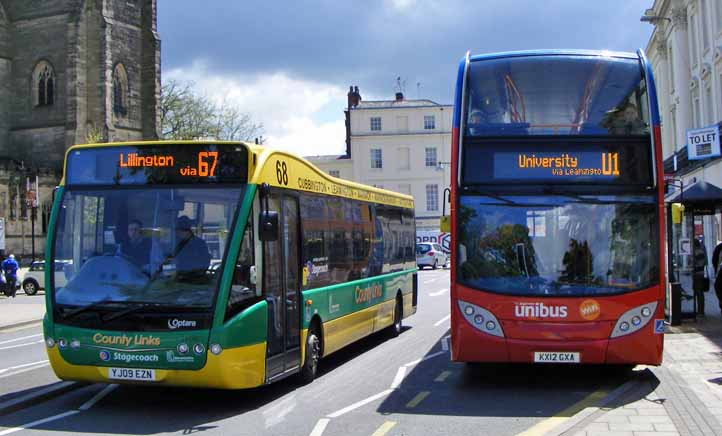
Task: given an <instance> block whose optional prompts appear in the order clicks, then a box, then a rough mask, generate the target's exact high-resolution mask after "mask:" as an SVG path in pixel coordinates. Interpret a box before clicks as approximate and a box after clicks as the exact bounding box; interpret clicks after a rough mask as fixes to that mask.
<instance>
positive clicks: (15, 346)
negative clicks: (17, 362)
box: [0, 339, 45, 351]
mask: <svg viewBox="0 0 722 436" xmlns="http://www.w3.org/2000/svg"><path fill="white" fill-rule="evenodd" d="M43 342H45V341H44V340H42V339H41V340H39V341H34V342H28V343H27V344H20V345H11V346H9V347H0V351H2V350H9V349H11V348H20V347H27V346H30V345H35V344H42V343H43Z"/></svg>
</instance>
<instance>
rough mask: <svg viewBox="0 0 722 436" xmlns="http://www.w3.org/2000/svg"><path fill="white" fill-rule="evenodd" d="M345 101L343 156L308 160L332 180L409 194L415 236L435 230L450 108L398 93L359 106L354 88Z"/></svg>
mask: <svg viewBox="0 0 722 436" xmlns="http://www.w3.org/2000/svg"><path fill="white" fill-rule="evenodd" d="M348 100H349V104H348V108H347V110H346V127H347V128H346V150H347V151H346V154H345V155H342V156H309V157H307V158H308V159H309V160H310V161H311V162H313V163H314V164H315V165H317V166H318V167H320V168H321V169H322V170H323V171H325V172H327V173H329V174H331V175H334V176H337V177H341V178H344V179H348V180H353V181H356V182H359V183H364V184H367V185H373V186H377V187H380V188H384V189H388V190H391V191H396V192H401V193H404V194H410V195H413V197H414V202H415V205H416V228H417V231H425V230H426V231H434V230H438V229H439V218H440V216H441V213H442V207H443V205H442V201H443V197H444V189H446V188H447V187H448V186H449V177H450V172H451V168H450V160H451V158H450V156H451V119H452V113H453V106H451V105H442V104H439V103H435V102H433V101H431V100H422V99H417V100H408V99H406V98H404V95H403V94H402V93H401V92H399V93H396V96H395V98H394V100H380V101H363V100H362V99H361V95H360V93H359V91H358V88H355V89H351V91H349V94H348ZM448 213H449V212H448V208H447V214H448Z"/></svg>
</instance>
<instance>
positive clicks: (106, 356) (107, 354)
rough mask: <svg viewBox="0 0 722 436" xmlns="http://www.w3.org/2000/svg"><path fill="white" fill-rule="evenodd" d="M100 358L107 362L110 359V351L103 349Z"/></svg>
mask: <svg viewBox="0 0 722 436" xmlns="http://www.w3.org/2000/svg"><path fill="white" fill-rule="evenodd" d="M99 354H100V360H102V361H103V362H107V361H109V360H110V352H108V351H105V350H102V351H101V352H100V353H99Z"/></svg>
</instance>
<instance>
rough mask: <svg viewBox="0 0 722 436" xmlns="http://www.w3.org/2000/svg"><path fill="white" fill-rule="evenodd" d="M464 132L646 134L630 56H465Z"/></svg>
mask: <svg viewBox="0 0 722 436" xmlns="http://www.w3.org/2000/svg"><path fill="white" fill-rule="evenodd" d="M468 83H469V85H468V90H467V91H468V94H467V97H466V106H467V109H466V130H465V132H466V133H465V134H466V135H468V136H509V135H605V136H606V135H615V136H630V135H648V134H649V122H650V120H649V116H648V114H649V107H648V106H649V105H648V101H647V100H648V97H647V89H646V84H645V81H644V77H643V75H642V70H641V67H640V65H639V61H638V60H637V59H627V58H614V57H605V56H556V55H547V56H528V57H505V58H499V59H489V60H484V61H472V62H471V65H470V67H469V80H468Z"/></svg>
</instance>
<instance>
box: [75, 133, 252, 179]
mask: <svg viewBox="0 0 722 436" xmlns="http://www.w3.org/2000/svg"><path fill="white" fill-rule="evenodd" d="M67 159H68V162H67V172H66V175H65V177H66V184H67V185H157V184H171V185H178V184H197V183H245V182H246V180H247V178H248V151H247V149H246V148H245V147H243V146H242V145H238V144H204V143H198V144H178V146H168V145H167V144H164V145H137V146H136V145H123V146H115V147H94V148H77V149H73V150H71V151H70V152H69V153H68V157H67Z"/></svg>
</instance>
